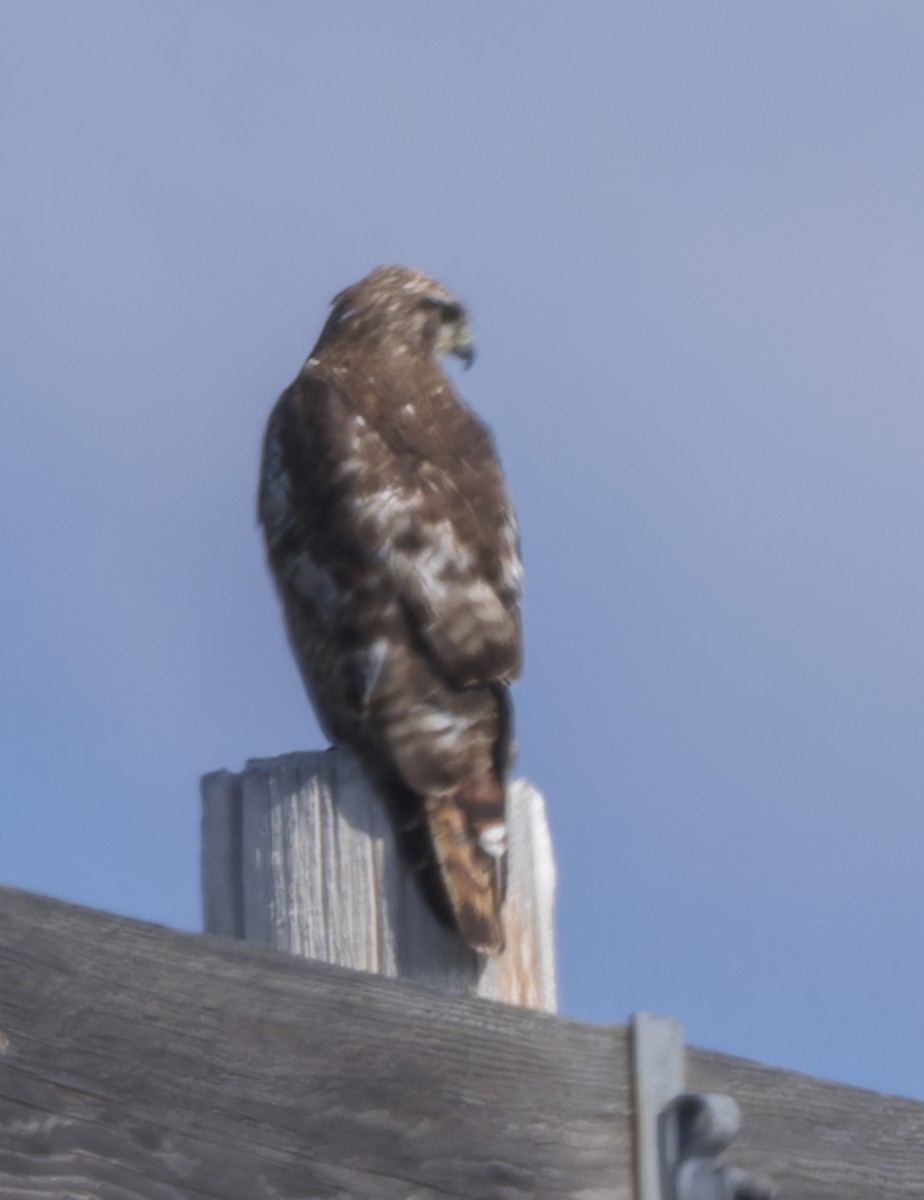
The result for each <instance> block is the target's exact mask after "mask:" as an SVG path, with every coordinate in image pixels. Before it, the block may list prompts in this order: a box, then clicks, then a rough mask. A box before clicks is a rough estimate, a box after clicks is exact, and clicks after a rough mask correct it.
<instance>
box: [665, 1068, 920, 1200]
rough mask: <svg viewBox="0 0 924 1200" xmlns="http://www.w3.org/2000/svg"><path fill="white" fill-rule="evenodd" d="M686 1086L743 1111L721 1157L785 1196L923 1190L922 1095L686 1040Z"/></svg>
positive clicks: (900, 1197)
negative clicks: (887, 1092)
mask: <svg viewBox="0 0 924 1200" xmlns="http://www.w3.org/2000/svg"><path fill="white" fill-rule="evenodd" d="M686 1082H687V1087H689V1088H691V1089H693V1090H695V1091H702V1092H727V1093H729V1094H730V1095H731V1096H733V1097H734V1098H735V1100H736V1101H737V1103H738V1106H739V1108H740V1109H741V1112H742V1114H743V1117H744V1120H743V1122H742V1125H741V1132H740V1133H739V1134H738V1135H737V1137H736V1138H735V1141H734V1144H733V1146H732V1148H731V1150H730V1151H729V1154H728V1157H729V1159H730V1160H731V1161H733V1162H734V1164H735V1166H736V1167H741V1168H743V1169H745V1170H749V1171H753V1172H754V1173H755V1174H757V1175H760V1176H763V1177H766V1178H768V1179H771V1180H772V1181H773V1183H774V1185H775V1186H776V1188H777V1193H778V1195H779V1196H780V1197H781V1200H782V1198H784V1197H785V1200H872V1198H874V1197H875V1200H921V1197H922V1196H924V1104H920V1103H918V1102H917V1101H914V1100H905V1099H901V1098H900V1097H897V1096H882V1095H880V1094H879V1093H878V1092H869V1091H865V1090H863V1089H862V1088H852V1087H844V1086H842V1085H840V1084H836V1083H828V1082H826V1081H825V1080H822V1079H813V1078H811V1077H810V1076H808V1075H801V1074H799V1073H798V1072H796V1071H781V1070H777V1069H775V1068H774V1067H766V1066H762V1065H761V1064H760V1063H755V1062H749V1061H747V1060H746V1059H743V1058H733V1057H732V1056H731V1055H728V1054H715V1053H713V1052H711V1051H708V1050H695V1049H688V1051H687V1081H686Z"/></svg>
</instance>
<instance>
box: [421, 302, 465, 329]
mask: <svg viewBox="0 0 924 1200" xmlns="http://www.w3.org/2000/svg"><path fill="white" fill-rule="evenodd" d="M428 303H430V304H432V305H433V307H434V308H435V309H436V311H437V314H438V316H439V319H440V321H441V322H442V324H443V325H453V324H454V323H455V322H456V321H461V320H462V318H463V316H464V315H465V314H464V312H463V310H462V305H461V304H457V303H456V302H455V301H454V300H443V299H442V298H441V297H439V296H430V297H428Z"/></svg>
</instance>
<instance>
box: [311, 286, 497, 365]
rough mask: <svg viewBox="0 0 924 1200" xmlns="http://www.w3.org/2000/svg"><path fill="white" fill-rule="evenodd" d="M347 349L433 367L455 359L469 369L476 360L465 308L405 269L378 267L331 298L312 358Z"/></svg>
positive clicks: (448, 294)
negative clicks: (450, 357) (342, 347)
mask: <svg viewBox="0 0 924 1200" xmlns="http://www.w3.org/2000/svg"><path fill="white" fill-rule="evenodd" d="M349 343H358V344H361V345H362V346H363V348H364V350H365V351H367V352H368V351H369V350H370V349H372V347H375V348H376V349H377V350H379V351H380V352H385V353H387V354H394V355H408V354H410V355H413V356H415V357H416V356H419V357H422V358H429V359H432V360H434V361H437V362H438V361H439V360H440V359H441V358H443V357H444V356H445V355H447V354H454V355H456V357H457V358H460V359H461V360H462V362H463V363H464V364H465V365H466V366H467V367H468V366H470V365H471V363H472V360H473V359H474V357H475V347H474V343H473V342H472V334H471V329H470V328H469V323H468V314H467V313H466V311H465V309H464V307H463V306H462V305H461V304H460V303H459V301H458V300H457V299H456V297H455V296H454V295H453V294H452V292H450V291H447V289H446V288H444V287H443V285H442V284H440V283H437V282H436V280H435V279H430V278H429V277H428V276H426V275H423V274H421V273H420V272H419V271H412V270H410V269H409V268H408V267H376V269H375V270H374V271H370V272H369V274H368V275H366V276H365V278H363V279H360V281H359V282H358V283H354V284H353V285H352V287H348V288H345V289H344V290H343V291H342V292H340V293H339V295H337V296H335V297H334V299H333V301H332V312H331V314H330V316H329V317H328V318H327V323H326V324H325V326H324V328H323V330H322V331H321V336H320V338H318V344H317V346H316V347H315V349H314V351H313V352H312V353H314V354H316V353H318V352H320V351H321V350H324V349H325V348H326V347H328V346H333V345H335V344H343V345H346V344H349Z"/></svg>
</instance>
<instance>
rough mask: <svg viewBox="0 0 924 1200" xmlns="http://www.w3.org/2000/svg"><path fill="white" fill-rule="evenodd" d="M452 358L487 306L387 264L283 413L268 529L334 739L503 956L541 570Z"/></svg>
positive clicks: (428, 867) (444, 896)
mask: <svg viewBox="0 0 924 1200" xmlns="http://www.w3.org/2000/svg"><path fill="white" fill-rule="evenodd" d="M447 354H455V355H457V356H458V357H459V358H461V359H462V360H463V362H465V363H466V364H468V363H470V362H471V359H472V357H473V347H472V340H471V333H470V330H469V325H468V320H467V315H466V312H465V309H464V308H463V307H462V305H461V304H460V303H459V301H458V300H457V299H456V298H455V297H454V296H453V295H451V293H449V292H448V291H447V290H446V289H445V288H444V287H442V286H441V285H440V284H438V283H436V282H435V281H434V280H432V279H428V278H427V277H426V276H425V275H421V274H419V273H418V272H416V271H411V270H408V269H406V268H404V267H380V268H378V269H377V270H375V271H372V272H371V274H369V275H367V276H366V277H365V278H364V279H361V280H360V281H359V283H356V284H354V285H353V286H352V287H349V288H347V289H346V290H345V291H343V292H341V293H340V294H339V295H338V296H336V297H335V298H334V301H333V308H332V311H331V314H330V316H329V317H328V320H327V323H326V324H325V326H324V328H323V330H322V332H321V336H320V338H319V339H318V342H317V345H316V346H315V348H314V349H313V350H312V352H311V355H310V356H309V358H308V360H307V361H306V363H305V365H304V366H303V367H302V369H301V371H300V372H299V374H298V377H297V378H296V379H295V381H294V382H293V383H292V384H291V385H290V386H289V387H288V388H287V389H286V390H285V391H284V392H283V394H282V395H281V396H280V398H279V400H278V401H277V403H276V406H275V408H274V409H273V411H272V413H271V415H270V418H269V422H268V424H267V428H266V434H265V437H264V443H263V461H262V467H261V476H260V490H259V518H260V521H261V523H262V525H263V530H264V534H265V537H266V546H267V554H268V559H269V565H270V569H271V570H272V573H273V577H274V579H275V582H276V586H277V588H278V591H279V595H280V597H281V600H282V606H283V610H284V613H285V620H286V626H287V629H288V635H289V641H290V643H291V646H292V649H293V651H294V653H295V658H296V660H297V662H298V666H299V669H300V671H301V674H302V678H303V680H304V682H305V687H306V688H307V691H308V694H309V696H310V698H311V701H312V703H313V705H314V708H315V710H316V712H317V715H318V719H319V721H320V723H321V725H322V727H323V728H324V731H325V733H326V734H327V735H328V736H329V737H330V738H331V740H332V741H334V742H337V743H341V744H345V745H347V746H350V747H352V748H353V749H354V750H355V751H356V753H357V754H358V755H359V757H360V760H361V761H362V763H363V764H364V766H365V768H366V770H367V772H368V773H369V775H370V776H371V777H372V778H373V779H374V780H375V781H376V782H377V784H378V785H379V788H380V790H381V791H382V792H383V794H384V796H385V798H386V799H387V800H388V802H389V804H390V806H391V808H392V810H393V813H394V816H395V820H396V827H397V828H398V830H399V834H400V835H401V836H402V838H403V840H404V846H405V850H406V851H407V852H408V854H409V855H410V857H411V859H412V861H414V865H415V866H419V865H420V864H421V863H422V864H423V870H422V882H423V884H424V887H425V890H426V891H427V893H428V895H429V896H430V898H431V900H432V901H433V902H434V904H435V906H436V908H437V911H439V912H440V913H441V915H443V916H444V917H446V918H448V919H449V920H450V921H451V922H452V923H453V924H454V925H455V926H456V928H457V929H458V931H459V932H460V933H461V935H462V937H463V938H464V939H465V940H466V942H468V944H469V945H470V946H471V947H472V948H473V949H475V950H477V951H479V952H481V953H496V952H497V951H499V950H500V949H501V948H502V947H503V942H504V935H503V926H502V921H501V905H502V903H503V897H504V886H505V874H506V872H505V855H506V831H505V826H504V785H505V780H506V776H507V770H508V759H509V755H510V744H511V710H510V701H509V697H508V686H509V684H510V683H511V681H512V680H513V679H515V678H516V676H517V675H518V674H519V670H520V663H521V653H522V651H521V638H520V610H519V601H520V587H521V580H522V567H521V564H520V554H519V546H518V538H517V528H516V521H515V518H514V514H513V510H512V508H511V505H510V501H509V499H508V497H507V493H506V490H505V488H504V482H503V476H502V474H501V469H500V465H499V463H498V460H497V457H496V455H495V452H494V447H493V443H492V440H491V435H490V433H489V432H488V430H487V428H486V427H485V426H484V425H483V424H482V423H481V422H480V421H479V420H478V418H477V417H476V416H475V415H474V414H473V413H472V412H471V411H470V410H469V409H468V408H467V407H466V406H465V405H464V404H463V403H462V401H461V400H460V399H459V397H458V396H457V395H456V393H455V391H454V389H453V387H452V384H451V383H450V381H449V379H448V377H447V376H446V375H445V374H444V372H443V370H442V366H441V360H442V359H443V357H444V356H445V355H447Z"/></svg>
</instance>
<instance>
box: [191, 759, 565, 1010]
mask: <svg viewBox="0 0 924 1200" xmlns="http://www.w3.org/2000/svg"><path fill="white" fill-rule="evenodd" d="M202 805H203V809H202V889H203V900H204V909H205V929H206V932H207V933H217V934H222V935H224V936H228V937H236V938H241V939H243V940H244V941H248V942H258V943H261V944H263V945H268V946H274V947H276V948H277V949H280V950H286V951H289V952H290V953H293V954H300V955H303V956H305V957H307V958H314V959H320V960H321V961H323V962H328V963H335V964H338V965H339V966H344V967H353V968H356V969H358V970H362V971H370V972H372V973H374V974H377V975H388V976H392V977H394V978H400V979H408V980H417V981H420V982H426V983H429V984H432V985H435V986H437V987H441V988H443V989H445V990H447V991H454V992H472V993H475V994H477V995H480V996H484V997H488V998H490V999H495V1000H503V1001H505V1002H506V1003H508V1004H516V1005H520V1006H522V1007H525V1008H538V1009H544V1010H545V1011H547V1012H554V1011H555V1007H556V997H555V958H554V943H553V902H554V891H555V865H554V861H553V858H552V845H551V839H550V837H549V831H548V824H547V822H546V817H545V805H544V802H543V799H542V796H541V795H540V794H539V793H538V792H537V791H536V790H535V789H534V788H533V787H531V786H530V785H529V784H528V783H526V782H524V781H523V780H516V781H514V782H512V783H511V784H510V785H509V786H508V793H507V810H508V811H507V826H508V845H509V851H508V854H509V882H508V892H507V900H506V904H505V909H504V913H505V925H506V931H507V948H506V950H505V951H504V952H503V954H501V955H499V956H498V957H497V958H493V959H490V960H487V961H485V960H483V959H481V958H479V956H477V955H476V954H474V953H473V952H472V951H471V950H470V949H469V948H468V947H467V946H466V945H465V944H464V943H463V942H462V941H461V939H460V938H459V937H457V936H456V934H454V933H453V932H452V931H451V930H449V929H446V928H445V927H444V926H443V925H442V924H441V923H440V922H439V921H438V920H437V919H436V917H435V916H434V915H433V913H432V912H431V910H430V907H429V905H428V904H427V902H426V901H425V900H424V898H423V896H422V894H421V892H420V889H419V888H418V886H417V883H416V881H415V879H414V878H413V876H412V874H411V873H410V872H409V870H408V868H407V866H406V865H405V863H404V860H403V859H402V857H401V855H400V853H399V851H398V847H397V844H396V839H395V835H394V832H393V829H392V825H391V821H390V819H389V817H388V814H387V812H386V811H385V809H384V806H383V804H382V803H381V802H380V801H379V799H378V797H377V796H376V795H375V793H374V791H373V789H372V787H371V786H370V784H369V782H368V781H367V779H366V777H365V775H364V774H363V772H362V770H361V769H360V767H359V763H358V761H357V760H356V758H355V757H354V756H353V754H352V753H351V752H350V751H348V750H344V749H339V748H336V749H331V750H326V751H322V752H316V753H304V754H289V755H283V756H281V757H279V758H272V759H255V760H252V761H251V762H248V764H247V765H246V767H245V768H244V770H243V771H241V772H240V773H239V774H234V773H232V772H230V771H215V772H213V773H212V774H209V775H205V776H204V777H203V779H202Z"/></svg>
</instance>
